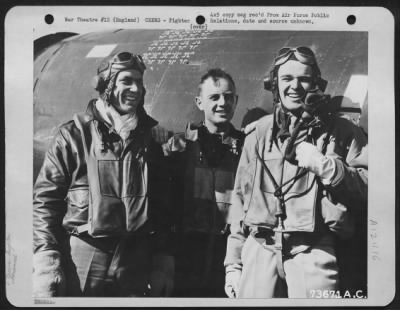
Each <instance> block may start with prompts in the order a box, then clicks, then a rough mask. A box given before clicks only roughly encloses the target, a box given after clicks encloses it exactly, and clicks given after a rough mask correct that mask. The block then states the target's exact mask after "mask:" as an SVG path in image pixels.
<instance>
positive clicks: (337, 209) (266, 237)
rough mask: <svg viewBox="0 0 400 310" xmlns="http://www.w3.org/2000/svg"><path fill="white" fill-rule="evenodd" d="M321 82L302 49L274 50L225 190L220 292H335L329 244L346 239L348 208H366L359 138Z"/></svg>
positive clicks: (335, 268)
mask: <svg viewBox="0 0 400 310" xmlns="http://www.w3.org/2000/svg"><path fill="white" fill-rule="evenodd" d="M326 84H327V82H326V81H325V80H324V79H322V77H321V71H320V68H319V66H318V64H317V60H316V57H315V54H314V52H313V51H312V50H311V49H310V48H308V47H296V48H291V47H288V48H283V49H281V50H280V51H279V53H278V55H277V57H276V58H275V60H274V66H273V69H272V71H271V72H270V74H269V76H268V78H267V79H266V81H265V88H266V89H268V90H270V91H272V93H273V98H274V113H273V114H272V115H267V116H265V117H264V118H262V119H261V120H259V121H258V123H257V125H256V128H255V130H254V131H253V132H252V133H250V134H249V135H248V136H247V137H246V140H245V143H244V147H243V151H242V155H241V158H240V162H239V166H238V171H237V174H236V179H235V186H234V190H233V194H232V196H233V197H232V205H231V208H230V218H231V229H230V231H231V233H230V235H229V236H228V244H227V253H226V258H225V261H224V264H225V268H226V284H225V290H226V293H227V294H228V295H229V296H230V297H239V298H272V297H289V298H317V297H318V294H322V293H324V292H325V293H324V294H325V295H326V293H327V292H329V291H330V292H335V294H336V293H337V292H338V289H339V269H338V263H337V256H336V253H335V246H334V245H335V240H336V239H337V238H339V240H340V239H341V238H342V239H346V238H349V236H351V234H352V232H353V230H354V222H353V220H354V219H353V218H352V210H354V209H355V208H357V206H361V205H366V204H365V201H366V199H367V186H368V185H367V184H368V175H367V171H368V170H367V169H368V165H367V138H366V136H365V135H364V133H363V132H362V130H361V129H360V128H359V127H357V126H356V125H354V124H353V123H351V122H349V121H347V120H346V119H344V118H340V117H338V116H337V115H336V114H335V111H334V110H333V109H332V107H331V105H330V104H329V96H328V95H325V94H324V91H325V87H326ZM335 296H336V295H335Z"/></svg>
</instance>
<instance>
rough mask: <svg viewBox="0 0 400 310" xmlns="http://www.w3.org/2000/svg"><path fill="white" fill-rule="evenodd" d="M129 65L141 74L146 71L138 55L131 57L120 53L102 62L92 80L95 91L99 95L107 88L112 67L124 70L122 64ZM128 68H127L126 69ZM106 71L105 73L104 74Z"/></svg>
mask: <svg viewBox="0 0 400 310" xmlns="http://www.w3.org/2000/svg"><path fill="white" fill-rule="evenodd" d="M127 63H128V64H129V65H130V68H132V69H137V70H138V71H140V72H141V73H142V74H143V72H144V70H145V69H146V65H145V64H144V61H143V58H142V56H140V55H133V54H131V53H129V52H121V53H118V54H116V55H115V56H114V57H112V59H111V60H103V62H102V63H101V64H100V66H99V68H98V69H97V75H96V76H95V77H94V78H93V81H92V85H93V87H94V89H95V90H97V91H98V92H99V93H100V94H103V93H104V92H105V90H106V89H107V87H108V83H109V82H110V80H111V78H112V74H111V70H112V68H113V66H116V67H117V69H118V65H119V66H120V69H121V70H123V69H124V64H125V66H126V64H127ZM127 68H128V67H127ZM106 71H107V72H106Z"/></svg>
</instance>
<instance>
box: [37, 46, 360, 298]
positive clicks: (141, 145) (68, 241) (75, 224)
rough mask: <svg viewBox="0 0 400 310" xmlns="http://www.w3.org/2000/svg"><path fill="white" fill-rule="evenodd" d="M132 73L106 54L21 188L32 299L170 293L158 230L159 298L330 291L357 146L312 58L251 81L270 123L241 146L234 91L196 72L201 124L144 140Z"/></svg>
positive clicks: (134, 59)
mask: <svg viewBox="0 0 400 310" xmlns="http://www.w3.org/2000/svg"><path fill="white" fill-rule="evenodd" d="M144 70H145V65H144V64H143V62H142V59H141V57H140V56H136V55H132V54H130V53H127V52H122V53H119V54H117V55H115V56H114V57H112V58H111V59H108V60H107V61H106V62H105V63H104V65H101V66H100V67H99V69H98V75H97V82H96V89H97V90H98V91H99V94H100V97H99V98H98V99H96V100H92V101H91V102H90V103H89V106H88V109H87V111H86V112H85V113H81V114H77V115H75V116H74V119H73V120H72V121H70V122H68V123H66V124H64V125H62V126H61V127H60V129H59V132H58V133H57V135H56V137H55V139H54V141H53V144H52V145H51V147H50V149H49V150H48V152H47V154H46V157H45V160H44V163H43V167H42V169H41V171H40V173H39V176H38V178H37V181H36V184H35V187H34V294H35V296H36V297H40V296H42V297H49V296H170V295H171V294H172V290H173V286H174V283H173V278H174V273H175V271H174V269H175V262H174V259H173V255H172V254H173V253H172V250H171V249H172V248H173V245H172V243H173V242H172V241H173V240H175V233H174V226H176V228H177V232H178V235H179V239H178V241H179V249H178V250H177V266H176V269H177V273H176V280H177V281H176V290H175V293H174V295H175V296H184V297H223V296H225V293H226V294H227V295H228V296H229V297H242V298H271V297H285V296H288V297H302V298H307V297H310V294H311V291H312V290H336V289H337V288H338V272H339V270H338V267H337V259H336V255H335V244H334V243H335V239H336V236H340V237H344V238H345V237H347V236H348V235H350V234H351V232H352V230H353V229H354V227H353V221H352V218H351V216H352V214H351V209H352V208H354V207H355V206H359V205H362V204H363V203H365V201H366V197H367V184H368V177H367V155H366V148H367V138H366V137H365V136H364V134H363V132H362V131H361V129H360V128H358V127H357V126H355V125H353V124H352V123H350V122H349V121H347V120H345V119H343V118H339V117H337V116H336V115H335V113H333V111H332V110H331V108H330V106H329V100H328V97H327V96H324V95H323V91H324V90H325V86H326V81H325V80H323V79H322V77H321V72H320V69H319V67H318V64H317V62H316V58H315V55H314V53H313V52H312V51H311V50H310V49H309V48H306V47H298V48H284V49H282V50H281V51H280V52H279V55H278V56H277V57H276V59H275V62H274V68H273V70H272V71H271V74H270V80H269V82H268V83H267V85H266V86H267V88H268V89H270V90H271V91H272V92H273V95H274V104H275V105H274V113H273V114H272V115H268V116H266V117H264V118H262V119H261V120H259V122H258V123H257V125H256V127H255V130H254V131H253V132H251V133H250V134H249V135H248V136H247V137H246V140H245V135H244V133H242V132H241V131H238V130H236V129H235V128H234V127H233V125H232V124H231V122H230V121H231V119H232V117H233V114H234V111H235V108H236V105H237V101H238V96H237V94H236V86H235V83H234V81H233V79H232V77H231V76H230V75H229V74H227V73H226V72H225V71H223V70H221V69H211V70H209V71H208V72H207V73H206V74H205V75H204V76H203V77H202V78H201V81H200V84H199V92H198V96H197V97H196V98H195V103H196V105H197V107H198V108H199V109H200V110H201V111H203V113H204V122H202V123H200V124H190V123H189V124H188V126H187V128H186V131H185V132H184V133H183V134H177V135H175V136H173V137H172V138H171V139H170V140H169V141H168V142H167V143H165V144H163V145H162V146H161V145H160V144H158V143H156V142H155V139H154V138H153V137H152V128H153V127H154V126H155V125H156V124H157V122H156V121H155V120H153V119H152V118H150V117H149V116H148V115H147V114H146V113H145V111H144V108H143V103H144V96H145V88H144V86H143V73H144ZM244 140H245V142H244ZM243 143H244V146H243ZM242 148H243V152H242ZM241 153H242V154H241ZM239 159H240V160H239ZM171 168H176V169H171ZM235 175H236V178H235ZM171 181H172V182H171ZM177 215H179V216H177ZM227 235H229V237H228V242H227ZM224 259H225V261H224ZM224 265H225V269H224ZM225 272H226V274H225ZM225 281H226V282H225ZM224 283H225V293H224ZM286 286H287V291H286V288H285V287H286Z"/></svg>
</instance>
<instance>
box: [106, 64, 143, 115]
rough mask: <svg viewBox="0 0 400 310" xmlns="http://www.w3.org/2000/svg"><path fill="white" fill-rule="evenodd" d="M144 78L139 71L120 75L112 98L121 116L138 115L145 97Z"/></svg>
mask: <svg viewBox="0 0 400 310" xmlns="http://www.w3.org/2000/svg"><path fill="white" fill-rule="evenodd" d="M143 92H144V88H143V76H142V74H141V73H140V72H139V71H137V70H133V69H131V70H124V71H121V72H119V73H118V75H117V78H116V80H115V85H114V90H113V94H112V98H111V102H112V105H113V106H114V108H115V109H116V110H117V111H118V112H119V113H120V114H132V113H136V109H137V107H138V105H139V104H140V102H141V100H142V96H143Z"/></svg>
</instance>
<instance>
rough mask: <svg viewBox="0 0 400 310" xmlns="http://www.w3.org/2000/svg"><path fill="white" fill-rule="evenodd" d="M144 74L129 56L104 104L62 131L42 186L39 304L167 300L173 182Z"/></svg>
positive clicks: (103, 79) (101, 85)
mask: <svg viewBox="0 0 400 310" xmlns="http://www.w3.org/2000/svg"><path fill="white" fill-rule="evenodd" d="M145 68H146V67H145V65H144V63H143V60H142V58H141V56H139V55H134V54H131V53H129V52H120V53H117V54H115V55H113V56H112V57H110V58H107V59H105V60H104V62H103V63H102V64H101V65H100V66H99V68H98V71H97V76H96V78H95V85H94V86H95V89H96V90H97V91H98V92H99V98H97V99H93V100H91V101H90V102H89V105H88V107H87V110H86V112H84V113H78V114H75V115H74V117H73V120H71V121H69V122H67V123H65V124H63V125H61V126H60V128H59V130H58V132H57V134H56V135H55V137H54V140H53V143H52V144H51V146H50V148H49V150H48V151H47V153H46V156H45V159H44V162H43V166H42V168H41V171H40V173H39V176H38V178H37V180H36V183H35V185H34V208H33V221H34V257H33V262H34V264H33V265H34V273H33V281H34V283H33V285H34V290H33V293H34V296H35V297H52V296H97V297H103V296H114V297H117V296H121V297H122V296H167V295H169V294H170V293H171V291H172V285H173V273H174V260H173V258H172V256H171V252H170V248H171V244H170V242H169V240H171V235H172V234H173V233H172V230H173V229H172V220H171V221H170V215H169V214H170V212H169V207H170V205H169V199H168V195H169V182H170V181H169V177H168V172H167V165H166V164H165V162H164V157H163V153H162V148H161V145H159V144H157V143H156V142H155V140H154V139H153V136H152V128H154V126H156V124H157V122H156V121H155V120H154V119H152V118H151V117H150V116H148V115H147V114H146V112H145V110H144V108H143V104H144V96H145V88H144V86H143V74H144V71H145Z"/></svg>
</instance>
